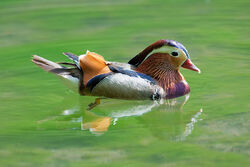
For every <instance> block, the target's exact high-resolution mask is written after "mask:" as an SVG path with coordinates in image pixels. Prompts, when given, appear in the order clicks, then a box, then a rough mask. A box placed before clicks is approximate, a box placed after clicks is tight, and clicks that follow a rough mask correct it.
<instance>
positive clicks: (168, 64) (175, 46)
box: [128, 40, 200, 73]
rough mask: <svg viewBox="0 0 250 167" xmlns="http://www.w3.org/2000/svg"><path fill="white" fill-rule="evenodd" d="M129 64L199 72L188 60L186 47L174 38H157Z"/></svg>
mask: <svg viewBox="0 0 250 167" xmlns="http://www.w3.org/2000/svg"><path fill="white" fill-rule="evenodd" d="M128 63H129V64H131V65H134V66H135V67H139V66H141V65H143V64H144V66H145V67H148V66H151V67H152V65H154V66H157V68H161V69H164V68H165V70H179V68H180V67H183V68H186V69H190V70H193V71H196V72H198V73H200V70H199V68H197V67H196V66H195V65H194V64H193V63H192V62H191V60H190V56H189V54H188V51H187V49H186V48H185V47H184V46H183V45H182V44H181V43H179V42H177V41H174V40H159V41H156V42H155V43H153V44H151V45H150V46H148V47H147V48H145V49H144V50H143V51H142V52H140V53H139V54H138V55H136V56H135V57H134V58H133V59H131V60H130V61H129V62H128Z"/></svg>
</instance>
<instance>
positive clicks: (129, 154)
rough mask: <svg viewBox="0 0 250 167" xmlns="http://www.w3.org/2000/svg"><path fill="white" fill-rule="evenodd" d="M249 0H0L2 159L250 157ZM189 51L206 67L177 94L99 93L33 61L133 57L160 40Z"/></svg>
mask: <svg viewBox="0 0 250 167" xmlns="http://www.w3.org/2000/svg"><path fill="white" fill-rule="evenodd" d="M249 6H250V2H249V1H247V0H245V1H244V0H239V1H235V0H219V1H215V0H189V1H185V0H179V1H174V0H167V1H165V0H162V1H160V0H156V1H150V0H148V1H143V0H133V1H132V0H129V1H115V0H108V1H105V2H104V1H99V2H97V1H94V2H93V1H90V0H89V1H78V0H73V1H67V0H53V1H51V0H44V1H39V0H22V1H21V0H1V1H0V58H1V61H0V77H1V80H0V166H3V167H6V166H13V167H16V166H25V167H27V166H37V167H38V166H46V167H50V166H87V167H90V166H136V167H138V166H150V167H151V166H162V167H165V166H220V167H221V166H247V164H250V160H249V155H250V148H249V147H250V146H249V145H250V140H249V138H250V133H249V128H250V122H249V117H250V111H249V86H248V84H249V81H250V80H249V73H250V70H249V69H250V68H249V60H250V59H249V51H250V39H249V34H250V28H249V27H250V17H249V15H250V7H249ZM164 38H166V39H174V40H177V41H179V42H181V43H183V44H184V45H185V46H186V48H187V49H188V50H189V52H190V55H191V59H192V61H193V62H194V63H195V64H196V65H197V66H198V67H199V68H200V69H201V71H202V73H201V74H200V75H199V74H197V73H195V72H193V71H189V70H184V69H183V70H181V72H182V74H183V75H184V76H185V78H186V79H187V81H188V83H189V85H190V87H191V94H190V97H189V99H188V100H187V101H186V102H185V101H184V98H180V99H177V100H173V101H165V102H158V103H154V102H151V101H121V100H110V99H105V100H101V104H100V105H99V106H96V107H94V108H93V109H92V110H88V105H89V104H90V103H93V102H94V101H95V98H94V97H80V96H79V95H78V94H75V93H73V92H71V91H69V90H68V89H67V88H66V87H65V86H64V85H63V84H62V83H61V81H60V80H58V79H57V78H56V77H55V76H54V75H52V74H48V73H46V72H44V71H42V70H41V69H39V68H37V67H36V66H35V65H34V64H33V63H31V61H30V60H31V55H33V54H38V55H40V56H42V57H45V58H47V59H50V60H54V61H65V60H67V59H66V57H65V56H63V55H61V53H62V52H65V51H69V52H73V53H76V54H82V53H84V52H85V51H86V49H89V50H90V51H95V52H97V53H99V54H101V55H103V56H104V57H105V58H106V59H107V60H110V61H120V62H127V61H128V60H129V59H130V58H131V57H133V56H134V55H136V54H137V53H138V52H140V51H141V50H142V49H144V48H145V47H146V46H147V45H149V44H151V43H152V42H155V41H157V40H159V39H164Z"/></svg>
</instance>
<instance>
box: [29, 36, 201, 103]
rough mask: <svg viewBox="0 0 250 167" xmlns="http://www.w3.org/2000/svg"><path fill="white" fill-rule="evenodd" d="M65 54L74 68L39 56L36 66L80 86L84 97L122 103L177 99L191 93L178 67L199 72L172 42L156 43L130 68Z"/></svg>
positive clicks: (92, 56)
mask: <svg viewBox="0 0 250 167" xmlns="http://www.w3.org/2000/svg"><path fill="white" fill-rule="evenodd" d="M173 52H175V53H174V56H171V53H173ZM64 54H65V55H66V56H68V57H69V58H70V59H72V60H73V61H74V63H75V64H70V63H54V62H51V61H49V60H46V59H43V58H41V57H39V56H34V58H33V62H34V63H36V64H37V65H38V66H40V67H42V68H43V69H44V70H46V71H49V72H52V73H56V74H57V75H59V76H61V77H63V78H66V79H67V80H69V81H71V82H72V83H75V84H77V85H78V91H79V93H80V94H81V95H91V96H102V97H109V98H120V99H153V100H155V99H161V98H174V97H178V96H182V95H185V94H187V93H189V92H190V88H189V86H188V84H187V82H186V81H185V79H184V77H183V76H182V75H181V74H180V72H179V67H180V66H183V67H184V68H189V69H191V70H195V71H199V70H198V68H197V67H195V66H194V65H193V64H192V63H191V61H190V59H189V56H188V54H187V51H186V49H185V48H184V46H183V45H181V44H180V43H178V42H176V41H170V40H159V41H157V42H155V43H154V44H152V45H150V46H149V47H147V48H146V49H144V50H143V51H142V52H141V53H139V54H138V55H137V56H135V57H134V58H133V59H131V60H130V61H129V63H128V64H127V63H116V62H107V61H105V60H104V58H103V57H102V56H100V55H98V54H96V53H94V52H89V51H87V53H86V54H85V55H81V56H79V57H78V56H75V55H73V54H71V53H64ZM176 54H178V55H176ZM65 65H69V66H71V67H66V66H65Z"/></svg>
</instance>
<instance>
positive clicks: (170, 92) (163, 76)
mask: <svg viewBox="0 0 250 167" xmlns="http://www.w3.org/2000/svg"><path fill="white" fill-rule="evenodd" d="M159 62H160V61H157V60H156V59H152V60H150V61H145V62H143V63H142V64H140V65H139V66H138V67H137V68H136V71H138V72H140V73H144V74H146V75H149V76H151V77H152V78H154V79H155V80H156V81H157V82H158V84H159V85H160V86H161V87H162V88H163V89H164V90H165V92H166V93H167V95H166V98H175V97H179V96H183V95H185V94H187V93H189V92H190V88H189V85H188V84H187V82H186V81H185V79H184V77H183V76H182V75H181V73H180V72H179V70H178V69H174V68H173V67H172V66H171V65H170V64H167V63H164V64H160V63H159Z"/></svg>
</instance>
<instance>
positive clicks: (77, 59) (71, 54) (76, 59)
mask: <svg viewBox="0 0 250 167" xmlns="http://www.w3.org/2000/svg"><path fill="white" fill-rule="evenodd" d="M63 54H64V55H65V56H67V57H68V58H69V59H70V60H72V61H74V63H75V64H76V66H77V67H78V68H79V69H81V66H80V63H79V57H78V56H76V55H74V54H73V53H68V52H64V53H63Z"/></svg>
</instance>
